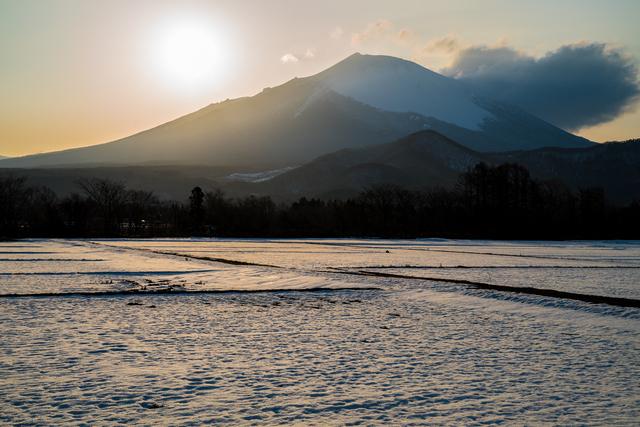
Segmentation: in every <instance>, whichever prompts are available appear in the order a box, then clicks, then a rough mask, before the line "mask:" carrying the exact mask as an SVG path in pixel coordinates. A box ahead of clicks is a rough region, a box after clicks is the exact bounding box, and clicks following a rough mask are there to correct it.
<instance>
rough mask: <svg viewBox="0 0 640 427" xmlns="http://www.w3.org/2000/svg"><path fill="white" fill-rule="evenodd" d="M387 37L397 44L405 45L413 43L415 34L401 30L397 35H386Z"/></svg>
mask: <svg viewBox="0 0 640 427" xmlns="http://www.w3.org/2000/svg"><path fill="white" fill-rule="evenodd" d="M387 37H389V38H391V39H393V40H395V41H396V42H397V43H399V44H403V45H407V44H410V43H412V42H413V41H414V38H415V34H414V33H413V31H411V30H410V29H408V28H403V29H401V30H400V31H399V32H397V33H392V34H387Z"/></svg>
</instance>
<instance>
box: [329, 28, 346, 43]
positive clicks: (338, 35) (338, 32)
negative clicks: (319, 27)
mask: <svg viewBox="0 0 640 427" xmlns="http://www.w3.org/2000/svg"><path fill="white" fill-rule="evenodd" d="M343 33H344V30H343V29H342V27H341V26H337V27H336V28H335V29H334V30H333V31H331V38H332V39H336V40H340V39H341V38H342V34H343Z"/></svg>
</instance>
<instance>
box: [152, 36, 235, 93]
mask: <svg viewBox="0 0 640 427" xmlns="http://www.w3.org/2000/svg"><path fill="white" fill-rule="evenodd" d="M157 43H158V45H157V49H156V67H157V68H158V71H159V72H160V75H162V76H163V77H164V79H165V80H167V81H169V82H170V83H171V84H173V85H174V86H176V87H178V88H179V89H198V88H201V87H204V86H207V85H211V84H215V83H219V80H220V78H221V75H222V73H223V71H224V69H225V65H227V62H228V60H229V58H228V54H227V52H228V48H227V47H226V46H225V43H224V41H223V39H222V38H221V37H219V36H217V35H216V34H215V30H214V29H212V28H209V27H207V26H204V25H198V24H181V25H179V26H174V27H172V28H169V29H165V30H164V31H163V33H162V34H161V35H160V37H159V40H158V41H157Z"/></svg>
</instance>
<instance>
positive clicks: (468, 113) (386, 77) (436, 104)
mask: <svg viewBox="0 0 640 427" xmlns="http://www.w3.org/2000/svg"><path fill="white" fill-rule="evenodd" d="M314 78H317V79H318V80H320V84H319V86H318V88H317V89H316V92H315V93H314V95H312V97H311V98H310V101H309V102H313V100H314V99H315V98H316V97H318V96H320V95H321V94H322V93H326V92H327V91H334V92H337V93H339V94H341V95H344V96H347V97H350V98H353V99H354V100H356V101H359V102H362V103H363V104H367V105H370V106H372V107H375V108H378V109H381V110H386V111H392V112H396V113H406V112H413V113H418V114H421V115H423V116H425V117H434V118H436V119H438V120H442V121H445V122H448V123H453V124H455V125H458V126H461V127H464V128H468V129H472V130H476V129H478V126H479V125H480V123H482V120H483V119H485V118H492V117H493V115H492V114H491V113H490V112H489V111H487V110H485V109H483V108H481V107H480V106H478V105H477V104H476V102H475V100H474V94H473V92H472V91H471V90H470V89H469V88H467V87H466V86H465V85H464V84H462V83H461V82H458V81H456V80H454V79H452V78H449V77H445V76H442V75H440V74H438V73H435V72H433V71H430V70H428V69H426V68H424V67H421V66H420V65H418V64H416V63H414V62H410V61H405V60H402V59H398V58H393V57H390V56H371V55H354V56H351V57H349V58H347V59H346V60H345V61H343V62H342V63H339V64H338V65H336V66H334V67H332V68H330V69H328V70H326V71H324V72H322V73H320V74H318V75H317V76H315V77H314ZM372 88H375V90H372ZM308 105H309V104H307V105H305V106H304V107H303V109H304V108H306V107H307V106H308ZM300 112H301V111H299V112H298V113H300Z"/></svg>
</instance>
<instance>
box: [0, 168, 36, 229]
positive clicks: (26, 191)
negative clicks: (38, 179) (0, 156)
mask: <svg viewBox="0 0 640 427" xmlns="http://www.w3.org/2000/svg"><path fill="white" fill-rule="evenodd" d="M26 181H27V177H26V176H20V177H19V176H16V175H14V174H13V173H11V172H9V173H7V174H4V175H3V176H0V232H2V233H9V234H12V233H16V232H17V231H18V230H17V227H18V224H19V223H20V222H21V221H25V220H26V218H25V216H26V209H27V205H28V204H29V199H30V197H31V194H32V192H33V189H32V188H31V187H29V186H28V185H27V184H26Z"/></svg>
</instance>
